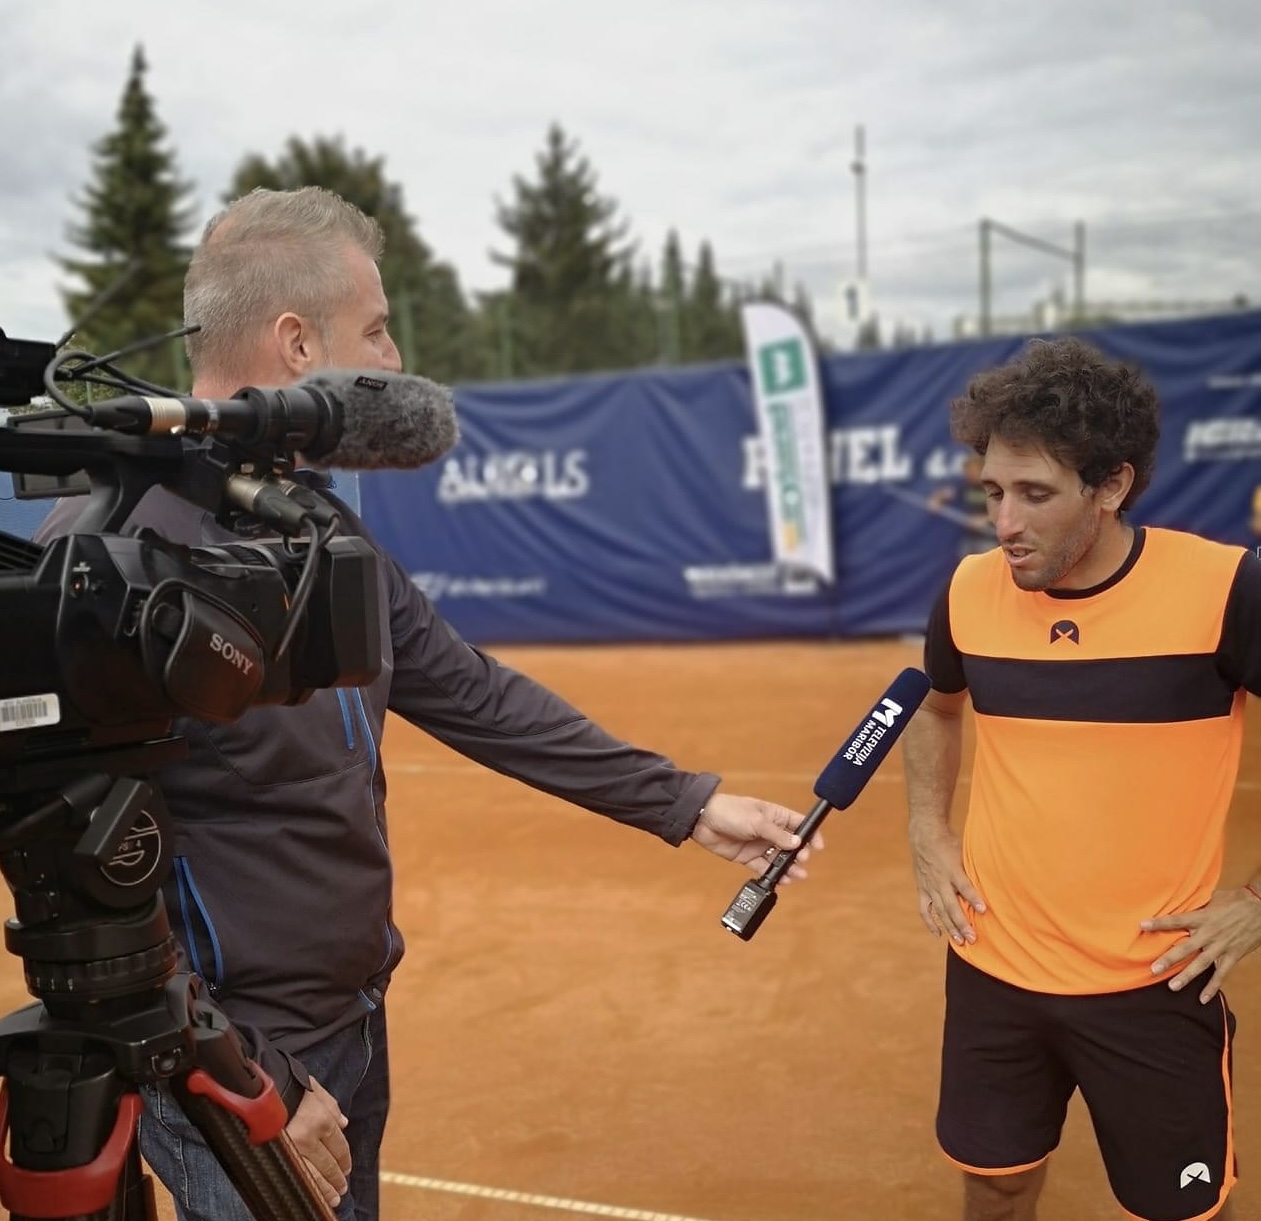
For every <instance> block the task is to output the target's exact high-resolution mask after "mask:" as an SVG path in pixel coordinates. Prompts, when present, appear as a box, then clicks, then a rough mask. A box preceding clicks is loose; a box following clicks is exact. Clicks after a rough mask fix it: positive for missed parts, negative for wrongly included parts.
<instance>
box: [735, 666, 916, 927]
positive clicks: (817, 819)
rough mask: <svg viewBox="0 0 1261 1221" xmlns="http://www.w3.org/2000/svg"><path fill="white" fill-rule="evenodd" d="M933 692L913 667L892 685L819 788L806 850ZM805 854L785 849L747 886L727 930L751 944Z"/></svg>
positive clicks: (804, 831) (804, 829)
mask: <svg viewBox="0 0 1261 1221" xmlns="http://www.w3.org/2000/svg"><path fill="white" fill-rule="evenodd" d="M930 686H931V684H930V682H929V680H928V675H927V674H925V673H924V671H923V670H916V669H913V668H910V667H908V668H907V669H905V670H903V671H902V673H901V674H899V675H898V676H897V678H895V679H894V680H893V682H892V683H890V684H889V689H888V690H887V691H886V692H885V693H884V694H883V695H882V696H881V697H880V700H879V702H878V703H877V704H876V705H875V706H874V707H873V708H872V709H871V711H870V712H868V713H867V715H866V716H865V717H864V718H863V719H862V720H861V721H860V722H859V723H858V727H857V728H856V729H855V730H854V732H853V733H852V734H850V736H849V738H848V739H847V740H846V742H845V745H844V746H842V747H841V749H840V750H838V751H837V752H836V754H835V755H833V756H832V761H831V762H830V763H829V764H828V765H827V767H825V768H824V769H823V771H822V772H820V773H819V778H818V779H817V780H816V781H815V782H814V795H815V796H816V797H817V798H818V801H817V803H816V804H815V806H814V808H813V809H812V810H811V811H810V813H809V814H807V815H806V817H805V818H804V819H803V820H802V822H801V825H800V826H799V827H798V828H797V832H796V833H797V834H798V835H799V836H801V844H802V846H804V845H805V844H807V843H809V841H810V837H811V836H812V835H813V834H814V833H815V832H816V831H817V830H818V829H819V827H820V825H821V824H822V822H823V820H824V819H825V818H826V817H827V816H828V813H829V812H830V811H832V810H843V809H845V808H846V807H847V806H850V805H852V804H853V803H854V802H855V801H856V800H857V799H858V795H859V793H861V792H862V791H863V789H864V788H865V787H866V785H867V781H868V780H870V779H871V774H872V772H874V771H875V770H876V768H878V767H879V766H880V765H881V764H882V763H883V762H884V761H885V759H887V758H888V756H889V752H890V751H891V750H892V749H893V744H894V742H896V741H897V740H898V738H899V737H900V736H901V733H902V730H904V729H905V728H906V724H907V722H908V721H909V720H910V719H911V717H912V716H914V715H915V711H916V709H918V708H919V706H920V704H922V703H923V702H924V697H925V696H926V695H927V694H928V690H929V687H930ZM800 851H801V847H797V848H785V849H783V850H782V851H780V852H778V853H777V854H776V856H775V859H774V860H773V861H771V863H770V866H769V867H768V868H767V870H766V872H765V873H763V874H762V876H761V877H760V878H756V879H754V880H753V881H751V882H746V883H745V884H744V885H743V886H742V887H741V888H740V893H739V894H738V895H736V897H735V898H734V899H733V900H732V901H731V906H730V907H728V908H727V910H726V912H724V913H723V917H722V923H723V927H724V928H726V929H728V930H730V931H731V932H733V933H735V935H736V936H737V937H739V938H740V939H741V940H742V941H748V940H749V939H750V938H751V937H752V936H753V934H754V933H756V932H757V930H758V928H759V927H760V926H761V924H762V921H763V920H765V919H766V917H767V916H768V915H770V912H771V908H772V907H774V906H775V900H776V898H777V895H776V893H775V887H776V886H777V885H778V884H779V880H780V879H781V878H782V877H783V876H784V874H786V873H787V872H788V869H789V867H790V866H791V865H792V863H793V861H795V860H796V859H797V853H799V852H800Z"/></svg>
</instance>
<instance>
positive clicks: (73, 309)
mask: <svg viewBox="0 0 1261 1221" xmlns="http://www.w3.org/2000/svg"><path fill="white" fill-rule="evenodd" d="M147 70H148V65H147V63H146V61H145V56H144V50H143V48H142V47H141V46H139V45H137V47H136V49H135V51H134V52H133V53H132V59H131V70H130V74H129V76H128V79H127V84H126V87H125V88H124V90H123V96H122V101H121V102H120V104H119V107H118V115H117V127H116V128H115V130H114V131H112V132H111V133H110V134H109V135H106V136H104V137H103V138H102V139H101V140H100V141H99V142H98V143H97V144H96V145H95V146H94V148H93V153H94V164H93V168H92V181H91V182H90V183H89V184H88V185H87V186H86V187H85V188H84V190H83V193H82V196H81V197H80V198H77V199H75V200H74V201H73V202H74V203H75V205H76V206H77V207H79V208H81V209H82V210H83V213H84V218H83V221H82V223H81V224H72V225H71V226H70V227H69V229H68V237H69V239H70V241H71V242H72V243H73V244H74V245H75V246H78V247H79V248H80V249H81V250H83V251H84V252H85V255H86V257H83V258H61V259H59V260H58V262H59V263H60V264H61V266H62V268H63V269H64V270H65V271H67V272H69V273H70V274H71V275H73V276H75V277H77V279H78V280H79V281H81V283H82V285H83V287H81V288H80V287H68V288H64V289H63V290H62V299H63V301H64V302H65V306H66V312H67V313H68V314H69V316H70V318H71V320H72V321H78V320H79V319H82V318H84V315H85V312H86V311H87V310H88V307H89V306H90V305H91V304H92V303H93V302H94V301H95V300H96V299H97V298H98V297H99V296H100V295H101V294H102V293H103V292H106V291H107V290H110V289H114V290H115V291H114V292H113V293H112V294H111V296H110V297H109V300H108V302H107V303H106V304H105V305H104V306H103V307H102V308H101V309H100V311H99V312H98V313H95V314H94V315H93V316H91V317H89V318H87V319H86V321H85V322H84V324H83V326H82V327H80V328H79V331H78V333H77V334H76V336H75V338H74V340H73V341H72V343H73V346H75V347H78V348H86V349H87V350H88V351H91V352H93V353H95V354H96V355H98V356H103V355H106V354H107V353H109V352H112V351H116V350H118V349H119V348H122V347H124V346H126V345H128V344H131V343H135V342H137V341H139V340H143V339H148V338H152V337H154V336H157V335H161V334H163V333H164V332H166V331H171V330H175V329H176V328H178V327H179V326H180V325H181V321H182V318H183V292H184V285H183V280H184V272H185V270H186V268H187V267H188V258H189V253H190V252H189V249H188V246H187V245H186V243H185V241H184V239H185V238H187V236H188V235H189V233H190V232H191V230H192V228H193V223H194V212H193V209H192V207H191V206H189V203H188V200H189V198H190V196H191V194H192V189H193V188H192V185H191V184H190V183H187V182H185V181H183V180H182V179H181V178H180V177H179V175H178V174H177V172H176V166H175V154H174V152H172V151H171V150H170V149H169V148H168V147H166V143H165V141H166V134H167V133H166V128H165V127H164V126H163V125H162V123H161V122H160V121H159V120H158V117H157V114H156V111H155V109H154V105H153V99H152V98H151V97H150V96H149V93H148V92H147V90H146V88H145V83H144V76H145V72H146V71H147ZM124 277H125V278H124ZM118 363H119V367H120V368H122V369H124V370H126V371H127V372H129V373H133V374H135V375H137V376H139V377H142V378H144V379H145V380H147V381H152V382H156V383H158V384H160V385H164V386H172V387H173V388H175V389H184V388H186V387H187V385H188V373H187V366H186V364H185V362H184V356H183V348H182V346H181V345H180V344H179V343H178V342H175V341H171V342H169V343H167V344H163V345H161V346H158V347H155V348H151V349H149V350H147V351H142V352H139V353H137V354H135V355H134V356H129V357H125V358H123V359H121V360H120V361H119V362H118Z"/></svg>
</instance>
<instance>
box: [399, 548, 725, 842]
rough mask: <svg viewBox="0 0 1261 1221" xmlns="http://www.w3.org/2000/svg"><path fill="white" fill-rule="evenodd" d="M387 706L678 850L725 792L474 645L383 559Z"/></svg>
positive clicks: (491, 762) (507, 771)
mask: <svg viewBox="0 0 1261 1221" xmlns="http://www.w3.org/2000/svg"><path fill="white" fill-rule="evenodd" d="M382 558H383V562H384V564H385V566H386V577H385V580H386V585H387V588H388V591H389V600H390V635H391V638H392V641H393V646H394V675H393V681H392V685H391V688H390V709H391V711H393V712H396V713H398V714H399V715H400V716H402V717H405V718H406V719H407V720H409V721H411V722H412V724H414V725H417V726H419V727H420V728H421V729H423V730H425V731H426V732H427V733H429V734H432V735H433V736H434V737H435V738H437V739H438V740H439V741H441V742H443V743H445V744H446V745H448V746H450V747H451V748H452V749H453V750H457V751H459V752H460V754H462V755H465V756H466V757H467V758H469V759H473V760H475V761H476V762H477V763H480V764H483V765H484V766H486V767H488V768H490V769H491V770H493V771H496V772H499V773H501V774H502V775H505V776H511V777H512V778H513V779H515V780H520V781H522V782H523V783H525V784H528V785H530V786H531V787H532V788H535V789H539V790H541V791H542V792H545V793H551V794H552V795H554V796H556V797H561V798H564V799H565V800H566V801H570V802H572V803H573V804H575V805H578V806H581V807H582V808H584V809H587V810H591V811H593V812H594V813H597V814H603V815H605V816H606V817H609V818H612V819H615V820H616V821H617V822H620V823H625V824H626V825H627V826H631V827H638V828H639V829H640V830H643V831H649V832H651V833H653V834H655V835H658V836H660V837H661V838H662V839H664V840H665V841H666V842H667V843H669V844H676V845H677V844H680V843H682V842H683V841H684V840H685V839H687V837H688V836H689V835H690V834H691V832H692V828H693V827H694V826H695V825H696V820H697V818H698V817H699V815H700V812H701V810H702V809H703V808H704V805H705V802H706V801H708V800H709V798H710V796H711V795H712V794H713V792H714V790H715V789H716V788H717V787H718V784H719V778H718V777H717V776H716V775H712V774H709V773H692V772H685V771H682V770H680V769H679V768H677V767H675V766H674V764H673V763H672V762H671V761H670V760H669V759H666V758H664V757H663V756H662V755H659V754H655V753H654V752H652V751H648V750H642V749H640V748H638V747H636V746H632V745H630V744H629V743H627V742H623V741H621V740H620V739H618V738H616V737H614V736H613V735H612V734H610V733H608V732H606V731H605V730H604V729H602V728H601V727H600V726H599V725H597V724H596V723H595V722H594V721H592V720H590V719H588V718H587V717H586V716H584V715H583V714H582V713H581V712H579V711H578V710H577V709H576V708H574V707H572V706H571V705H570V704H568V703H566V702H565V701H564V700H563V699H561V698H560V697H559V696H558V695H556V694H555V693H553V692H551V691H549V690H548V689H547V688H546V687H544V686H542V685H541V684H539V683H537V682H535V681H534V680H533V679H531V678H529V677H527V676H526V675H524V674H521V673H519V672H518V671H516V670H513V669H511V668H509V667H508V666H504V665H501V664H500V663H499V662H497V661H496V660H495V659H494V658H493V657H490V656H489V655H487V654H485V653H483V652H481V651H480V650H479V649H476V648H474V647H473V646H472V645H470V644H468V643H467V642H466V641H464V640H463V639H462V638H461V637H460V636H459V635H458V633H457V632H456V631H455V630H454V628H452V627H451V625H450V624H448V623H447V622H446V621H445V620H444V619H443V618H442V616H441V615H439V614H438V612H437V610H436V609H435V608H434V606H433V604H432V603H431V602H430V601H429V599H428V598H427V597H426V596H425V595H424V594H423V593H422V592H421V591H420V590H419V589H417V588H416V586H415V584H414V583H413V582H412V581H411V580H410V579H409V578H408V576H407V574H406V573H405V572H404V571H403V570H402V568H401V567H400V566H399V565H398V564H397V563H396V562H395V561H394V560H392V559H390V558H389V557H388V556H384V555H383V557H382Z"/></svg>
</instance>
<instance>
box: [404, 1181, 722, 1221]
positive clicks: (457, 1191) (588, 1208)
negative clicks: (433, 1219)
mask: <svg viewBox="0 0 1261 1221" xmlns="http://www.w3.org/2000/svg"><path fill="white" fill-rule="evenodd" d="M381 1182H383V1183H393V1184H394V1185H395V1186H398V1187H418V1188H419V1189H420V1190H421V1191H444V1192H447V1193H448V1194H450V1195H459V1196H477V1197H478V1198H479V1199H482V1200H503V1201H504V1202H505V1203H506V1204H528V1205H530V1207H532V1208H555V1209H559V1210H560V1211H561V1212H570V1213H583V1214H585V1215H586V1216H588V1217H618V1218H620V1219H621V1221H702V1219H701V1218H700V1217H681V1216H679V1215H678V1214H676V1213H654V1212H645V1211H644V1210H643V1209H642V1208H618V1207H616V1206H615V1205H613V1204H589V1203H587V1202H586V1201H584V1200H563V1199H560V1198H559V1197H557V1196H539V1195H534V1194H533V1193H530V1192H524V1191H508V1190H506V1189H504V1188H502V1187H481V1186H478V1185H477V1184H476V1183H452V1182H450V1181H449V1180H447V1179H428V1178H423V1177H422V1176H420V1175H416V1174H391V1173H390V1172H389V1171H388V1170H383V1171H382V1172H381Z"/></svg>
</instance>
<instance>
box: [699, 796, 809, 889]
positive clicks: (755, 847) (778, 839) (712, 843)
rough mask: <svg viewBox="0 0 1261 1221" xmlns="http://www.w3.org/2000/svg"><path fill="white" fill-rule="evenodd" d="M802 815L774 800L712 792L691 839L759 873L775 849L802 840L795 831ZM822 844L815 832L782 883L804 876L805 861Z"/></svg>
mask: <svg viewBox="0 0 1261 1221" xmlns="http://www.w3.org/2000/svg"><path fill="white" fill-rule="evenodd" d="M804 818H805V815H804V814H798V813H797V811H796V810H790V809H789V808H788V807H787V806H781V805H776V804H775V803H774V802H773V801H762V800H761V799H760V798H757V797H736V796H734V795H732V794H730V793H715V794H714V795H713V796H712V797H711V798H710V799H709V801H708V802H707V803H706V805H705V808H704V809H703V810H702V811H701V816H700V818H698V819H697V820H696V826H695V827H693V828H692V838H693V839H694V840H695V841H696V842H697V843H698V844H700V846H701V847H702V848H706V849H708V850H709V851H710V852H712V853H714V854H715V855H717V856H721V857H723V858H724V859H725V860H728V861H735V862H736V863H737V864H739V865H744V866H746V867H747V868H748V869H749V870H751V871H752V872H753V873H756V874H762V873H765V872H766V867H767V865H768V863H769V862H770V861H771V860H773V859H774V857H775V854H776V853H777V852H780V851H782V850H784V849H790V850H791V849H793V848H796V847H797V846H798V844H800V843H801V838H800V836H798V835H796V834H795V833H794V831H795V828H796V827H799V826H800V825H801V822H802V820H803V819H804ZM822 847H823V837H822V835H820V834H819V832H817V831H816V832H815V834H814V835H813V836H812V837H811V840H810V843H808V844H806V845H805V846H804V847H803V848H802V849H801V851H800V852H798V853H797V857H796V859H795V860H794V861H793V863H792V865H790V866H789V868H788V872H787V873H786V874H784V877H783V879H782V881H781V885H782V884H783V883H784V882H787V881H789V880H790V879H792V878H804V877H805V876H806V870H805V868H804V864H805V861H806V860H807V859H808V858H809V856H810V853H811V850H812V849H816V850H817V849H820V848H822Z"/></svg>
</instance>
